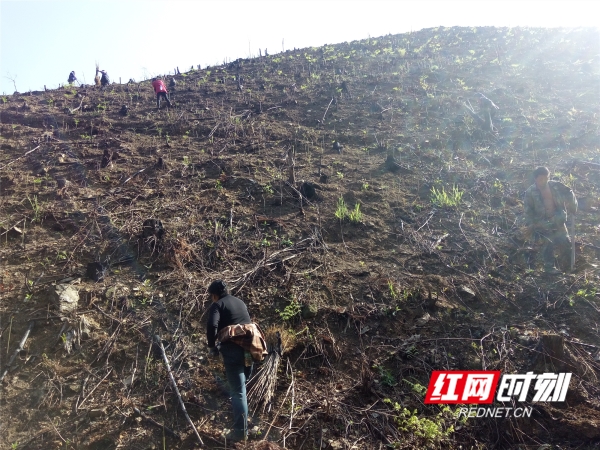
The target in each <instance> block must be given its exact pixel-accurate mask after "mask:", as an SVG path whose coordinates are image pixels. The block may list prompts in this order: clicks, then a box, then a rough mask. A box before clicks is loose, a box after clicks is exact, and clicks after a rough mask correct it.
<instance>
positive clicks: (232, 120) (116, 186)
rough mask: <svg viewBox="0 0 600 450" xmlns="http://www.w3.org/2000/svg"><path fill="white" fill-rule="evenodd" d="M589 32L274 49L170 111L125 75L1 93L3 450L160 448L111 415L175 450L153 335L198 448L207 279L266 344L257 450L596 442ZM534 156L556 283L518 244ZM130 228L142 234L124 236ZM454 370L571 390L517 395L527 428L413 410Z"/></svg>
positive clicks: (204, 398)
mask: <svg viewBox="0 0 600 450" xmlns="http://www.w3.org/2000/svg"><path fill="white" fill-rule="evenodd" d="M598 33H599V32H598V30H590V29H577V30H557V29H552V30H546V29H524V28H514V29H497V28H437V29H427V30H422V31H419V32H414V33H410V34H403V35H394V36H391V35H390V36H384V37H379V38H371V39H368V40H362V41H357V42H352V43H343V44H337V45H327V46H324V47H320V48H310V49H300V50H294V51H287V52H285V53H282V54H277V55H271V56H267V57H261V58H256V59H251V60H238V61H236V62H233V63H231V64H228V65H225V66H219V67H209V68H204V69H202V70H194V69H192V70H190V71H189V72H186V73H182V74H179V75H176V76H175V77H174V78H175V80H176V82H177V84H176V87H175V89H174V90H173V92H172V100H173V101H174V103H175V107H174V108H171V109H167V108H166V107H165V106H163V108H162V109H160V110H156V108H155V99H154V93H153V91H152V88H151V86H150V83H149V81H144V82H140V83H130V84H126V85H118V84H113V85H111V86H110V87H108V88H107V89H104V90H100V89H98V88H96V87H91V86H88V87H82V88H80V87H70V86H67V87H64V88H61V89H58V90H53V91H47V92H31V93H15V94H14V95H11V96H7V97H2V103H0V119H1V133H2V135H1V140H0V145H1V147H0V148H1V150H2V154H1V157H0V158H1V159H0V189H1V191H0V193H1V199H0V202H1V203H0V205H1V208H0V226H1V229H0V243H1V246H0V256H1V258H2V259H1V276H2V280H1V285H0V286H1V289H2V291H1V292H0V293H1V295H2V299H3V300H2V303H1V314H2V322H1V324H0V330H1V333H2V334H1V340H0V349H2V356H3V357H2V360H1V361H0V362H1V363H2V364H1V370H2V371H4V370H5V368H6V367H5V366H6V365H7V362H8V358H9V357H10V355H12V354H13V352H14V350H15V349H16V348H17V346H18V344H19V340H20V339H21V337H22V336H23V335H24V334H25V332H26V330H27V329H28V328H29V326H30V324H31V323H33V327H32V328H31V332H30V335H29V338H28V340H27V342H26V344H25V350H23V351H21V352H19V353H18V354H17V358H16V362H15V363H14V364H13V365H12V367H11V370H10V371H9V373H8V375H7V376H6V377H5V379H4V380H3V386H2V387H1V389H2V394H1V399H2V400H1V410H0V414H1V417H2V418H3V420H2V425H1V427H2V428H1V429H2V432H1V433H0V436H1V437H0V442H1V443H2V448H11V445H12V444H16V445H18V446H17V447H16V448H27V449H47V448H74V449H75V448H77V449H113V448H128V449H148V448H162V445H163V443H162V439H163V431H162V430H161V428H158V427H156V426H154V425H152V424H150V423H149V422H148V421H146V420H142V419H141V418H140V417H136V414H135V410H134V408H139V409H142V410H145V411H147V415H148V416H151V417H152V418H153V419H154V420H155V421H156V422H158V423H159V424H164V426H165V427H168V428H170V429H171V430H174V431H176V432H177V433H180V434H181V436H182V440H176V439H174V438H172V437H171V436H167V437H166V448H171V449H188V448H194V446H195V443H196V440H195V436H194V434H193V433H192V432H191V430H190V428H189V426H188V424H187V422H186V420H185V417H184V416H183V415H182V413H181V411H180V409H179V407H178V404H177V398H176V397H175V395H174V393H173V390H172V388H171V385H170V383H169V378H168V375H167V372H166V369H165V367H164V365H163V363H162V358H161V355H160V353H157V352H156V348H154V350H153V346H152V339H153V336H154V335H159V336H160V337H161V339H162V341H163V343H164V344H165V346H166V352H167V355H168V357H169V358H170V360H171V365H172V367H173V370H174V373H175V377H176V379H177V382H178V385H179V389H180V390H181V391H182V395H183V397H184V399H185V400H186V407H187V409H188V412H189V414H190V416H191V418H192V420H193V421H194V422H195V424H196V426H197V427H198V430H199V432H200V435H201V436H202V439H203V440H204V442H205V443H206V444H207V446H208V447H209V448H223V444H222V441H221V437H220V433H221V431H222V430H223V428H225V427H227V426H228V425H229V416H230V406H229V403H228V399H227V396H226V395H224V394H223V392H222V387H223V386H222V385H221V384H220V383H219V380H220V379H221V378H222V377H223V368H222V364H220V363H219V362H214V361H212V362H207V360H206V350H205V344H204V342H205V338H204V319H205V317H204V316H203V314H204V312H205V311H206V308H207V307H208V304H209V300H208V297H207V295H206V288H207V286H208V284H209V283H210V281H212V280H213V279H215V278H223V279H224V280H226V281H227V282H228V283H229V284H230V286H231V287H232V288H233V293H234V294H235V295H238V296H240V297H241V298H243V299H244V300H245V301H246V302H247V304H248V307H249V309H250V312H251V314H252V315H253V317H254V318H255V319H256V320H257V321H258V322H259V323H260V324H261V326H262V327H263V329H265V330H266V329H269V328H270V327H280V328H282V329H285V330H289V334H290V336H291V341H292V342H291V343H290V345H289V350H288V352H287V354H286V355H284V359H283V360H282V363H281V368H280V372H279V382H278V388H277V391H276V395H275V397H274V399H273V402H272V404H271V405H268V407H267V408H266V412H264V413H262V414H261V413H259V412H257V413H256V414H255V415H254V418H253V425H255V426H257V427H258V429H260V430H261V433H262V436H264V435H265V434H266V433H267V431H268V436H267V438H268V439H269V440H274V441H278V442H279V444H280V445H285V446H286V447H288V448H333V449H342V448H343V449H350V448H365V449H370V448H384V446H386V445H389V446H392V447H394V448H426V447H431V448H438V447H439V448H442V447H444V448H459V447H460V446H462V448H467V447H468V448H509V447H517V446H521V448H525V446H532V447H531V448H538V447H539V446H540V445H542V444H556V445H560V448H582V446H584V447H585V446H588V447H586V448H589V447H591V446H592V445H597V444H598V442H600V397H599V396H600V388H599V387H598V386H599V385H598V376H599V375H600V330H599V328H598V323H600V320H599V319H600V314H599V313H600V289H598V279H599V275H600V271H599V270H598V260H597V257H598V253H599V251H600V225H599V224H600V213H599V211H598V207H599V192H600V170H599V169H600V152H599V149H600V132H599V129H600V110H599V104H598V98H599V94H600V44H599V42H600V41H599V39H598V37H599V36H598ZM66 69H68V68H66ZM67 72H68V70H66V71H65V73H67ZM170 78H171V77H168V78H167V81H168V80H170ZM478 93H482V94H484V95H485V96H487V97H489V98H490V99H491V100H493V102H494V103H495V104H496V105H497V106H498V108H499V109H498V110H497V112H496V114H495V116H494V117H492V123H491V124H490V123H489V118H488V119H485V117H486V116H485V111H484V109H483V108H484V107H483V105H482V103H481V102H480V101H479V98H480V97H479V94H478ZM122 105H127V106H128V108H129V112H128V114H127V116H122V115H121V114H120V113H119V111H120V109H121V107H122ZM467 107H470V108H472V109H471V112H469V111H468V108H467ZM480 119H481V120H480ZM335 143H338V145H336V144H335ZM537 165H546V166H548V167H549V168H550V169H551V170H552V171H553V175H554V177H555V178H556V179H558V180H561V181H563V182H564V183H566V184H568V185H569V186H571V187H572V188H573V189H574V190H575V192H576V194H577V196H578V198H579V200H580V212H579V213H578V215H577V225H576V242H577V255H578V257H577V265H576V270H575V271H574V273H572V274H565V275H562V276H547V275H545V274H543V273H542V272H541V271H540V267H539V263H538V262H537V258H538V254H537V253H538V251H537V250H538V247H537V246H536V244H532V243H530V242H528V241H526V240H525V239H524V237H523V235H522V229H521V219H522V210H523V207H522V195H523V192H524V191H525V189H526V188H527V187H528V186H529V185H530V184H531V183H532V180H531V177H530V174H531V170H532V169H533V168H534V167H535V166H537ZM301 192H302V194H303V195H302V194H301ZM435 192H437V193H439V194H438V195H437V196H436V195H435ZM343 205H345V206H346V208H347V210H348V213H347V214H345V213H344V211H343ZM357 205H359V206H357ZM351 213H353V214H351ZM152 218H154V219H158V220H161V222H162V225H163V226H164V235H160V236H158V237H157V236H156V235H151V233H149V232H148V231H149V229H147V230H146V232H145V235H144V230H143V223H144V221H145V220H147V219H152ZM107 261H108V263H109V264H110V268H109V269H108V270H107V271H106V275H105V276H104V278H103V279H102V280H101V281H99V282H97V283H96V282H94V281H93V280H91V279H89V277H88V276H86V270H87V266H88V264H89V263H93V262H100V263H106V262H107ZM66 278H71V280H69V281H68V283H71V284H72V285H73V287H74V288H75V289H76V290H77V291H78V292H79V304H78V307H77V309H76V310H74V311H72V312H70V313H61V312H60V311H58V310H57V308H56V303H55V302H54V301H53V299H52V298H51V296H50V295H49V292H52V291H54V290H55V287H54V283H56V282H58V281H60V280H64V279H66ZM547 336H551V337H550V338H549V337H547ZM552 336H555V338H552ZM548 342H555V343H556V342H559V343H560V344H559V345H558V347H557V348H548V344H547V343H548ZM544 343H546V347H544ZM5 349H7V351H5ZM553 351H554V352H555V353H554V356H555V357H556V358H551V354H552V352H553ZM557 352H562V353H560V354H557ZM7 355H8V356H7ZM468 369H471V370H501V371H502V372H504V373H526V372H527V371H535V372H536V373H541V372H543V371H550V372H559V371H563V372H573V379H572V380H571V384H570V390H569V393H568V395H567V400H566V402H565V403H559V404H552V403H531V402H522V405H527V406H532V407H533V411H534V412H533V415H532V417H531V418H521V419H514V418H513V419H490V418H485V419H476V418H470V419H468V420H466V421H465V420H460V419H457V418H456V415H455V410H456V408H454V407H453V408H451V409H448V408H440V407H438V406H435V405H433V406H431V405H424V404H423V397H424V389H425V388H426V387H427V385H428V383H429V378H430V375H431V372H432V371H433V370H468ZM132 380H133V381H132ZM517 403H518V402H517ZM500 406H501V405H500ZM505 406H511V405H508V404H507V405H505ZM512 406H515V405H514V404H513V405H512ZM404 408H406V409H404ZM415 410H416V411H417V412H416V413H414V412H413V411H415ZM32 430H33V431H32ZM220 442H221V443H220ZM152 445H153V446H154V447H152ZM557 448H558V447H557Z"/></svg>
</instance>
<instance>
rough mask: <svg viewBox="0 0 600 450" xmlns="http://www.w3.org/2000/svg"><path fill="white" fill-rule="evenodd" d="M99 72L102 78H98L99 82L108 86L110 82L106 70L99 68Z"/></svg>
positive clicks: (103, 85)
mask: <svg viewBox="0 0 600 450" xmlns="http://www.w3.org/2000/svg"><path fill="white" fill-rule="evenodd" d="M100 73H101V74H102V78H100V84H101V85H102V87H106V86H108V85H109V84H110V78H108V74H107V73H106V70H101V71H100Z"/></svg>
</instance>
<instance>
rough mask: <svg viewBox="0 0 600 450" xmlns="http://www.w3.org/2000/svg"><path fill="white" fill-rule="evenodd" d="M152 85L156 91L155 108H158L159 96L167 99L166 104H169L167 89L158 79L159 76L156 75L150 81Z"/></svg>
mask: <svg viewBox="0 0 600 450" xmlns="http://www.w3.org/2000/svg"><path fill="white" fill-rule="evenodd" d="M152 87H153V88H154V92H156V108H157V109H160V99H161V97H162V98H164V99H165V100H166V101H167V106H169V107H170V106H171V100H169V91H167V87H166V86H165V82H164V81H163V80H161V79H160V77H156V78H155V79H154V80H153V81H152Z"/></svg>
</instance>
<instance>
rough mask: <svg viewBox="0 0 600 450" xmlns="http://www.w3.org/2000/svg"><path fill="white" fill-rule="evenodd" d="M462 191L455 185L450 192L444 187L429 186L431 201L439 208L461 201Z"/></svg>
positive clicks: (457, 203)
mask: <svg viewBox="0 0 600 450" xmlns="http://www.w3.org/2000/svg"><path fill="white" fill-rule="evenodd" d="M463 194H464V191H461V190H460V189H458V187H457V186H456V185H454V186H452V190H451V191H450V192H446V189H445V188H444V187H442V189H441V190H438V189H436V188H435V187H432V188H431V203H433V204H434V205H435V206H439V207H441V208H444V207H456V206H458V205H459V204H460V202H461V201H462V196H463Z"/></svg>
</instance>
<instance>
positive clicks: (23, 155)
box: [0, 145, 41, 170]
mask: <svg viewBox="0 0 600 450" xmlns="http://www.w3.org/2000/svg"><path fill="white" fill-rule="evenodd" d="M40 147H41V145H38V146H37V147H36V148H34V149H33V150H29V151H28V152H25V153H23V154H22V155H21V156H19V157H18V158H17V159H13V160H12V161H11V162H9V163H8V164H5V165H4V166H2V167H0V170H3V169H6V168H7V167H8V166H10V165H11V164H12V163H14V162H17V161H18V160H20V159H21V158H24V157H25V156H27V155H29V154H30V153H32V152H35V151H36V150H37V149H38V148H40Z"/></svg>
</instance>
